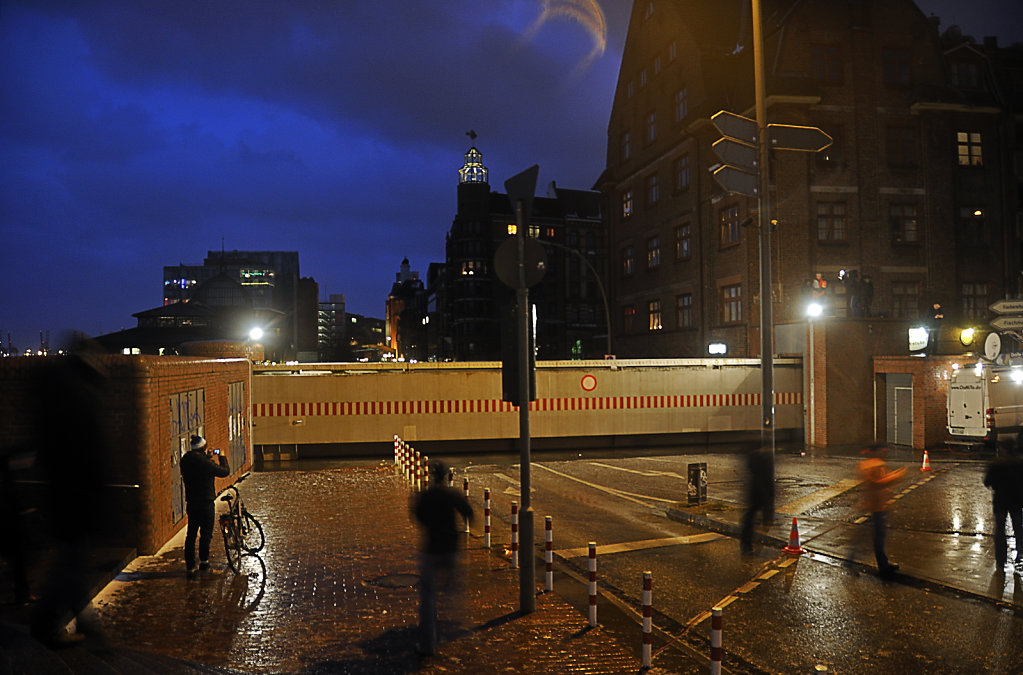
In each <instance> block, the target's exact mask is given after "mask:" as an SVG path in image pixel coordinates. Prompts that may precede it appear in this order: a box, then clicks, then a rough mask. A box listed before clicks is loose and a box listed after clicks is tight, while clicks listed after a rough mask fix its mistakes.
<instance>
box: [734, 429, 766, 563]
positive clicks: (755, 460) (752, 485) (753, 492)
mask: <svg viewBox="0 0 1023 675" xmlns="http://www.w3.org/2000/svg"><path fill="white" fill-rule="evenodd" d="M746 470H747V471H746V473H747V476H746V481H747V483H746V511H745V513H743V515H742V526H741V530H740V532H739V550H740V551H742V553H744V554H746V555H748V554H751V553H753V523H754V521H755V520H756V517H757V513H759V514H760V518H761V520H762V522H763V523H764V524H765V525H768V526H770V525H773V524H774V466H773V462H772V461H771V451H770V449H769V448H757V449H755V450H753V451H751V452H750V453H749V454H748V455H746Z"/></svg>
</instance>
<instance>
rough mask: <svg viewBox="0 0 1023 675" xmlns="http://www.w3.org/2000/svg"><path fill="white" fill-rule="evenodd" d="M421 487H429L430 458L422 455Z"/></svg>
mask: <svg viewBox="0 0 1023 675" xmlns="http://www.w3.org/2000/svg"><path fill="white" fill-rule="evenodd" d="M423 485H425V486H426V487H427V488H429V487H430V458H429V456H427V455H423Z"/></svg>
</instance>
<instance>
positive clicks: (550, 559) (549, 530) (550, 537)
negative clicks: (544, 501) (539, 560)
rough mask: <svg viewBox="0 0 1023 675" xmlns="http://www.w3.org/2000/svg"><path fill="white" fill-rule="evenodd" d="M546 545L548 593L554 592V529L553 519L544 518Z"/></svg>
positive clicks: (544, 546) (545, 563) (545, 586)
mask: <svg viewBox="0 0 1023 675" xmlns="http://www.w3.org/2000/svg"><path fill="white" fill-rule="evenodd" d="M543 528H544V544H543V562H544V565H545V566H546V567H547V579H546V583H545V584H544V588H545V589H546V590H548V591H553V590H554V528H553V522H552V521H551V517H550V516H547V517H546V518H544V523H543Z"/></svg>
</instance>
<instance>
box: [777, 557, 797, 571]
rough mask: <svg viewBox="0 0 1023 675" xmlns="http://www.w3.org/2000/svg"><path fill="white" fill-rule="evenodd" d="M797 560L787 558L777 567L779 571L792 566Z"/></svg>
mask: <svg viewBox="0 0 1023 675" xmlns="http://www.w3.org/2000/svg"><path fill="white" fill-rule="evenodd" d="M797 560H799V558H789V559H788V560H783V561H781V562H780V563H778V567H780V568H781V569H785V568H786V567H788V566H789V565H791V564H793V563H794V562H796V561H797Z"/></svg>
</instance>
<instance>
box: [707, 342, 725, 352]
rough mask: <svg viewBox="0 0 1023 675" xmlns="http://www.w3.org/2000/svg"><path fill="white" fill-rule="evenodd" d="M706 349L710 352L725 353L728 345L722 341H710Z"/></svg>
mask: <svg viewBox="0 0 1023 675" xmlns="http://www.w3.org/2000/svg"><path fill="white" fill-rule="evenodd" d="M707 351H708V352H710V353H711V354H725V353H727V352H728V345H726V344H725V343H724V342H712V343H710V344H709V345H707Z"/></svg>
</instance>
